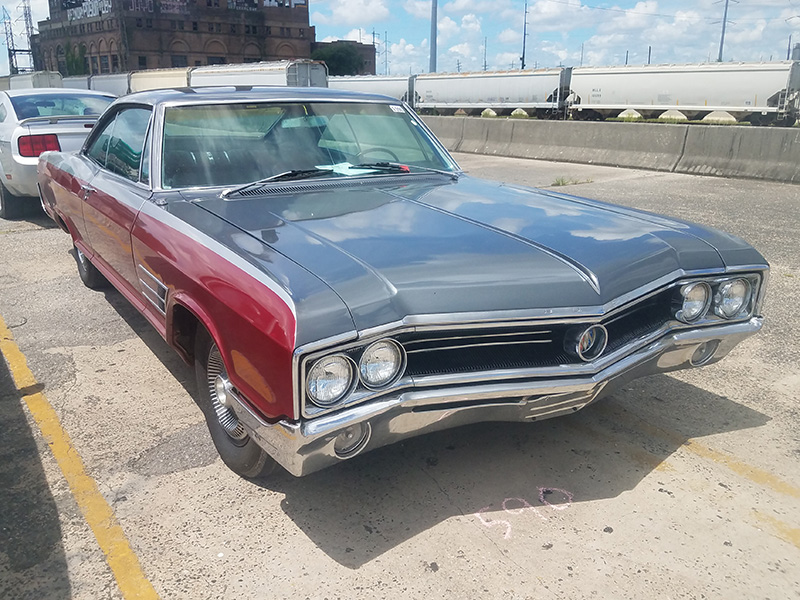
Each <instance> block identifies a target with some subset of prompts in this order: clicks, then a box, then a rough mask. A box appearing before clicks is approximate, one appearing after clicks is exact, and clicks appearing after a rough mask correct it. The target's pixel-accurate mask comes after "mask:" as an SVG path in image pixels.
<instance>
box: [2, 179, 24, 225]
mask: <svg viewBox="0 0 800 600" xmlns="http://www.w3.org/2000/svg"><path fill="white" fill-rule="evenodd" d="M25 204H26V203H25V198H22V197H20V196H16V195H14V194H12V193H11V192H9V191H8V190H7V189H6V186H4V185H3V184H2V183H0V217H2V218H3V219H16V218H17V217H19V216H21V215H22V213H23V212H24V210H25Z"/></svg>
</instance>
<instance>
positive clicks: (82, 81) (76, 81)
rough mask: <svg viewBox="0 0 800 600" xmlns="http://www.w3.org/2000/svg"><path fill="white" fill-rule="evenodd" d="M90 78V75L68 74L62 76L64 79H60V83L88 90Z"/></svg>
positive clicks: (67, 86)
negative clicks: (67, 75)
mask: <svg viewBox="0 0 800 600" xmlns="http://www.w3.org/2000/svg"><path fill="white" fill-rule="evenodd" d="M91 78H92V76H91V75H70V76H69V77H64V79H62V83H63V85H64V87H65V88H72V89H77V90H90V89H92V88H91V87H89V80H90V79H91Z"/></svg>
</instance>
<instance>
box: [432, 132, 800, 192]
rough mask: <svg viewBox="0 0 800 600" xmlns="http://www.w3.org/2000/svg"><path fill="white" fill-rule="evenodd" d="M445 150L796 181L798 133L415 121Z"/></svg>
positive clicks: (799, 178) (798, 171) (799, 150)
mask: <svg viewBox="0 0 800 600" xmlns="http://www.w3.org/2000/svg"><path fill="white" fill-rule="evenodd" d="M423 118H424V120H425V123H426V124H427V125H428V127H430V128H431V130H432V131H433V132H434V133H436V135H437V136H439V137H440V139H441V140H442V142H443V143H444V144H445V146H446V147H447V148H448V149H449V150H452V151H458V152H469V153H473V154H489V155H496V156H509V157H514V158H531V159H537V160H552V161H560V162H576V163H585V164H597V165H608V166H614V167H628V168H636V169H649V170H654V171H668V172H676V173H692V174H698V175H719V176H723V177H746V178H751V179H767V180H772V181H785V182H800V130H799V129H796V128H777V127H728V126H726V127H720V126H708V125H672V124H663V125H662V124H658V123H601V122H575V121H538V120H525V119H479V118H470V117H427V116H426V117H423Z"/></svg>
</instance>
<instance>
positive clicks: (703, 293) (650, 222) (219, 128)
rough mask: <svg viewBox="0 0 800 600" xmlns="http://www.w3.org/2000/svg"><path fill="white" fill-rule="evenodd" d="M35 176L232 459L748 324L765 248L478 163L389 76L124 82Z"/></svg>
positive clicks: (456, 419) (755, 311) (494, 395)
mask: <svg viewBox="0 0 800 600" xmlns="http://www.w3.org/2000/svg"><path fill="white" fill-rule="evenodd" d="M39 185H40V189H41V195H42V202H43V205H44V206H45V210H46V211H47V213H48V214H49V215H50V216H51V217H52V218H53V219H54V220H55V222H56V223H58V224H59V225H60V226H61V228H63V229H64V230H65V231H66V232H67V233H69V235H70V236H71V238H72V242H73V244H74V252H75V257H76V259H77V264H78V271H79V273H80V276H81V278H82V279H83V281H84V282H85V283H86V284H87V285H89V286H90V287H98V286H101V285H103V284H105V283H106V282H110V283H111V284H112V285H113V286H114V287H116V288H117V289H118V290H119V291H120V292H121V293H122V294H123V295H124V296H125V297H126V298H127V299H128V300H129V301H130V302H131V303H132V304H133V305H134V306H135V307H136V308H137V309H138V310H139V311H140V312H141V313H142V314H143V315H144V316H145V317H146V318H147V320H148V321H149V322H150V323H151V324H152V325H153V327H155V328H156V329H157V330H158V332H159V333H160V334H161V335H162V336H163V337H164V339H165V340H166V341H167V342H168V343H169V344H170V345H171V346H172V347H173V348H174V349H175V350H176V351H177V352H178V353H179V354H180V356H181V357H182V358H183V359H184V360H186V361H187V362H188V363H190V364H193V365H194V366H195V370H196V374H197V380H198V392H199V393H198V403H199V404H200V406H201V408H202V409H203V411H204V413H205V416H206V419H207V422H208V426H209V430H210V432H211V435H212V438H213V439H214V442H215V444H216V446H217V449H218V450H219V452H220V454H221V456H222V458H223V460H224V461H225V463H226V464H227V465H228V466H229V467H231V468H232V469H233V470H234V471H236V472H237V473H239V474H241V475H243V476H246V477H254V476H259V475H264V474H266V473H269V472H270V471H271V470H272V469H273V468H274V467H275V466H276V465H281V466H282V467H284V468H285V469H287V470H288V471H290V472H291V473H293V474H294V475H298V476H299V475H305V474H308V473H311V472H313V471H316V470H318V469H321V468H324V467H327V466H329V465H332V464H335V463H336V462H338V461H341V460H346V459H350V458H352V457H354V456H356V455H359V454H361V453H364V452H366V451H369V450H372V449H374V448H378V447H381V446H384V445H387V444H391V443H393V442H397V441H400V440H403V439H406V438H409V437H412V436H416V435H419V434H422V433H427V432H432V431H436V430H441V429H444V428H450V427H457V426H460V425H465V424H468V423H478V422H487V421H525V422H532V421H536V420H539V419H542V418H548V417H553V416H557V415H564V414H569V413H572V412H573V411H576V410H579V409H581V408H583V407H584V406H586V405H588V404H590V403H592V402H594V401H596V400H598V399H599V398H601V397H602V396H604V395H607V394H609V393H612V392H613V390H614V389H615V388H617V387H618V386H619V385H621V384H622V383H624V382H626V381H628V380H630V379H631V378H634V377H640V376H643V375H647V374H651V373H661V372H667V371H672V370H675V369H685V368H691V367H699V366H702V365H705V364H709V363H712V362H714V361H717V360H719V359H721V358H722V357H724V356H725V355H726V354H727V353H728V352H729V351H730V350H731V348H733V347H734V346H735V345H736V344H738V343H739V342H741V341H742V340H744V339H745V338H747V337H748V336H750V335H752V334H754V333H756V332H758V331H759V330H760V329H761V327H762V323H763V317H762V304H763V297H764V288H765V284H766V279H767V276H768V271H769V267H768V265H767V262H766V260H765V259H764V257H762V256H761V254H759V253H758V252H757V251H756V250H754V249H753V248H752V247H751V246H749V245H748V244H747V243H746V242H744V241H742V240H741V239H739V238H737V237H734V236H731V235H728V234H726V233H723V232H721V231H717V230H714V229H710V228H706V227H701V226H699V225H694V224H692V223H688V222H683V221H679V220H675V219H668V218H665V217H662V216H659V215H655V214H650V213H644V212H640V211H636V210H632V209H628V208H622V207H619V206H614V205H610V204H604V203H601V202H596V201H591V200H586V199H582V198H577V197H573V196H568V195H565V194H561V193H555V192H551V191H545V190H536V189H529V188H523V187H517V186H512V185H504V184H499V183H490V182H487V181H481V180H478V179H474V178H472V177H470V176H468V175H467V174H465V173H464V172H462V171H461V169H460V168H459V167H458V165H457V164H456V162H455V161H454V160H453V158H452V157H451V156H450V155H449V154H448V153H447V152H446V150H445V149H444V148H443V146H442V145H441V144H440V143H439V142H438V141H437V140H436V139H435V137H434V136H433V135H432V134H431V133H430V131H429V130H428V129H427V128H426V127H425V125H424V123H423V122H422V121H421V120H420V119H419V118H418V117H417V116H416V115H415V114H414V113H413V111H411V110H410V109H409V108H408V107H407V106H405V105H403V104H401V103H400V102H398V101H397V100H395V99H392V98H388V97H384V96H376V95H367V94H358V93H348V92H341V91H335V90H327V89H314V88H303V89H292V88H241V87H240V88H197V89H184V90H158V91H151V92H144V93H139V94H133V95H130V96H126V97H124V98H121V99H119V100H117V101H116V102H115V103H114V104H112V105H111V106H110V107H109V109H108V110H107V111H106V112H105V114H104V115H103V116H102V117H101V118H100V119H99V121H98V123H97V125H96V127H95V128H94V130H93V131H92V133H91V135H90V136H89V138H88V139H87V141H86V144H85V145H84V147H83V149H82V150H81V151H80V152H79V153H77V154H68V153H59V152H48V153H45V154H43V155H42V157H41V159H40V162H39Z"/></svg>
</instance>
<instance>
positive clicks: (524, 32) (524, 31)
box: [519, 0, 528, 71]
mask: <svg viewBox="0 0 800 600" xmlns="http://www.w3.org/2000/svg"><path fill="white" fill-rule="evenodd" d="M527 40H528V0H525V15H524V19H523V21H522V56H520V58H519V60H520V62H521V63H522V66H521V67H520V69H522V70H523V71H524V70H525V43H526V42H527Z"/></svg>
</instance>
